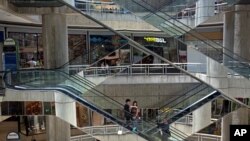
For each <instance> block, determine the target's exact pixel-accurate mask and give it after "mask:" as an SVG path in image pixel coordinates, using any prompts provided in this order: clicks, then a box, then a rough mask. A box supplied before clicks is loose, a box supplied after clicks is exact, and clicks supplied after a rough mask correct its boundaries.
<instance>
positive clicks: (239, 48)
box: [234, 5, 250, 60]
mask: <svg viewBox="0 0 250 141" xmlns="http://www.w3.org/2000/svg"><path fill="white" fill-rule="evenodd" d="M234 24H235V26H234V28H235V32H234V52H235V53H236V54H238V55H240V56H241V57H243V58H246V59H248V60H250V47H249V46H250V40H249V36H250V32H249V31H250V26H249V25H250V5H236V6H235V23H234Z"/></svg>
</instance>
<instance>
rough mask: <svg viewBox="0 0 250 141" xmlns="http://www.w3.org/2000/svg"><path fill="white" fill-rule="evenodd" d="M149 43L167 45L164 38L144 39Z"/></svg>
mask: <svg viewBox="0 0 250 141" xmlns="http://www.w3.org/2000/svg"><path fill="white" fill-rule="evenodd" d="M144 40H146V41H147V42H156V43H167V42H166V41H165V39H164V38H156V37H144Z"/></svg>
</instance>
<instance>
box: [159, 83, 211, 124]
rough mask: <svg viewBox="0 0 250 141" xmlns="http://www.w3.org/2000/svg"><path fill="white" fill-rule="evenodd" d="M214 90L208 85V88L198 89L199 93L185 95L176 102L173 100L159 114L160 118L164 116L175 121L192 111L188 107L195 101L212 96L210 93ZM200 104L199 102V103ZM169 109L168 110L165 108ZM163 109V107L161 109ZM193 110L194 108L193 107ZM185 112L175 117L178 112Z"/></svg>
mask: <svg viewBox="0 0 250 141" xmlns="http://www.w3.org/2000/svg"><path fill="white" fill-rule="evenodd" d="M213 91H214V90H213V89H211V88H209V87H207V88H203V89H202V90H200V91H198V92H197V93H194V94H191V95H189V96H183V97H182V100H179V99H178V100H176V103H175V102H172V103H171V104H169V105H166V106H164V108H162V109H163V112H161V113H160V114H159V117H158V118H159V119H163V118H167V119H171V118H174V119H171V121H175V120H177V119H178V118H180V117H182V115H185V114H188V113H190V112H191V111H190V109H187V110H186V108H187V107H191V106H192V105H193V104H194V103H196V102H197V101H199V100H201V99H204V98H206V97H208V98H210V97H209V95H211V93H212V92H213ZM198 104H199V103H198ZM164 109H167V110H164ZM160 110H161V109H160ZM191 110H192V109H191ZM181 112H183V114H181V115H179V116H177V117H175V116H176V115H177V114H179V113H181Z"/></svg>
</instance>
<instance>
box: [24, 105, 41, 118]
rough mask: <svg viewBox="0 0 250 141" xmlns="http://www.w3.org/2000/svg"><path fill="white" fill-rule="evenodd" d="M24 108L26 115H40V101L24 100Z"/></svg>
mask: <svg viewBox="0 0 250 141" xmlns="http://www.w3.org/2000/svg"><path fill="white" fill-rule="evenodd" d="M25 110H26V114H27V115H41V114H42V102H25Z"/></svg>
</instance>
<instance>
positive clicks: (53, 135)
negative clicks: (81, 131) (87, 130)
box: [46, 116, 70, 141]
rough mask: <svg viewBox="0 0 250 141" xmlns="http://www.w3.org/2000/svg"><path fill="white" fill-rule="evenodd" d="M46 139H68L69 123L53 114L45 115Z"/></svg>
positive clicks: (52, 140)
mask: <svg viewBox="0 0 250 141" xmlns="http://www.w3.org/2000/svg"><path fill="white" fill-rule="evenodd" d="M46 134H47V139H46V140H47V141H70V124H68V123H66V122H65V121H63V120H61V119H60V118H57V117H55V116H46Z"/></svg>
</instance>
